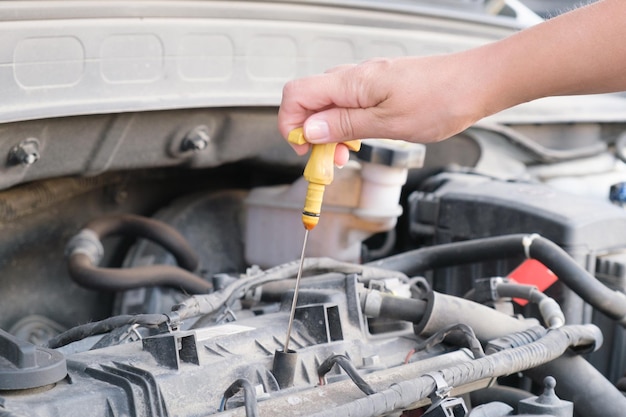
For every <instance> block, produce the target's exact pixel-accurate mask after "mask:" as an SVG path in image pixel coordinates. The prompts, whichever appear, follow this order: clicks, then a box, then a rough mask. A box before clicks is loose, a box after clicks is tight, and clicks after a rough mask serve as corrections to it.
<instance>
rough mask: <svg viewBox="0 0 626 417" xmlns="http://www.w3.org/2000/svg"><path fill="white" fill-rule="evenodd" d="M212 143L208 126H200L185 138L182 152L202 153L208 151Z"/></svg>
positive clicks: (181, 146)
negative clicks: (207, 148)
mask: <svg viewBox="0 0 626 417" xmlns="http://www.w3.org/2000/svg"><path fill="white" fill-rule="evenodd" d="M210 141H211V136H209V128H208V127H206V126H198V127H196V128H194V129H192V130H191V131H190V132H189V133H187V135H186V136H185V137H184V138H183V141H182V142H181V144H180V150H181V151H183V152H186V151H193V152H198V151H202V150H204V149H206V147H207V146H208V145H209V142H210Z"/></svg>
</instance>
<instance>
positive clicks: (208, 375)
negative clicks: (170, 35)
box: [0, 111, 626, 417]
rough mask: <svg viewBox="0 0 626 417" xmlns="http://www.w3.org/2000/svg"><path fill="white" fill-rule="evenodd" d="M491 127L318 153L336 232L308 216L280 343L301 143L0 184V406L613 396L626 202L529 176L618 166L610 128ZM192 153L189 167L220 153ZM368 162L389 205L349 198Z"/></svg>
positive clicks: (584, 408) (432, 403)
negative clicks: (333, 154)
mask: <svg viewBox="0 0 626 417" xmlns="http://www.w3.org/2000/svg"><path fill="white" fill-rule="evenodd" d="M177 114H181V113H176V112H174V113H173V114H164V115H162V117H161V120H176V118H175V117H174V116H175V115H177ZM199 114H200V112H198V113H197V114H196V115H194V116H193V118H196V119H199V118H200V116H199ZM248 114H249V113H248ZM205 115H206V116H208V118H207V119H206V120H207V121H210V120H211V117H215V113H212V112H206V113H205ZM258 115H259V118H258V119H257V120H260V119H263V118H264V117H267V118H271V117H272V115H271V112H265V111H260V112H259V113H258ZM141 117H142V116H141V115H136V116H135V122H134V123H135V126H140V125H141V123H139V124H137V120H140V119H141ZM232 119H233V120H234V119H237V115H236V114H233V116H232ZM146 120H147V122H146V123H145V124H144V125H143V126H146V127H147V126H150V123H151V122H152V121H154V120H155V119H154V115H147V118H146ZM242 120H243V119H242ZM253 120H254V119H253ZM75 122H78V123H73V124H72V125H70V124H68V123H67V121H64V122H63V123H64V126H65V128H66V130H65V131H67V128H69V127H70V126H73V128H79V127H80V126H81V121H80V120H78V121H75ZM54 123H56V122H52V123H51V124H50V125H49V126H48V131H50V132H54V130H55V129H54ZM209 124H210V123H205V124H204V126H206V125H209ZM268 125H269V124H268ZM192 126H195V125H192ZM248 126H250V127H252V126H254V124H250V125H248ZM27 127H28V123H26V125H24V124H20V126H19V128H20V129H24V128H27ZM174 128H176V129H178V130H179V131H180V127H179V125H175V126H174ZM237 128H238V129H239V130H240V131H241V129H245V126H244V125H242V124H239V125H238V127H237ZM553 128H554V126H553ZM610 128H611V130H609V132H612V131H614V130H616V129H615V127H614V126H610ZM194 129H196V130H195V131H196V132H197V127H194V128H192V129H188V130H187V131H193V130H194ZM563 129H566V128H565V127H564V128H563ZM510 130H511V129H506V130H498V129H491V128H489V127H477V128H476V129H475V130H473V131H470V132H467V133H464V134H462V135H460V136H459V137H457V138H453V139H451V140H450V141H449V142H446V143H445V144H443V143H442V144H436V145H429V146H427V147H421V146H418V147H410V146H409V147H406V146H401V147H398V148H393V147H389V144H388V143H386V142H384V141H383V142H380V143H378V142H374V143H372V144H368V145H367V146H366V151H364V153H360V154H357V155H356V159H355V160H354V161H351V162H350V164H349V165H348V166H347V167H346V168H344V169H343V170H340V172H339V173H338V179H337V181H336V183H333V184H332V185H331V186H330V187H329V191H328V192H329V198H328V200H326V201H325V204H327V205H325V206H324V210H325V211H324V215H323V217H322V219H321V221H320V225H321V224H322V223H323V222H324V221H325V220H326V219H328V223H329V224H331V225H332V229H334V230H338V231H339V232H338V233H329V232H328V231H325V230H324V229H323V228H321V229H320V230H317V229H316V230H314V231H312V234H311V235H312V237H313V239H312V246H311V249H310V251H311V252H310V253H309V252H307V256H306V259H305V262H304V275H303V280H302V284H301V285H302V287H301V289H300V292H299V297H298V303H297V309H296V313H295V321H294V330H293V332H292V337H291V338H290V339H289V346H290V349H289V350H288V351H287V352H286V353H285V352H284V351H283V350H282V349H283V348H284V345H285V341H284V337H285V332H286V327H287V321H288V318H289V308H290V304H291V301H292V299H293V294H294V286H295V275H296V272H297V267H298V262H297V260H296V257H297V252H298V250H299V249H298V248H297V247H296V246H297V245H296V244H295V242H298V240H299V239H300V238H301V236H300V235H298V233H300V229H301V228H302V226H301V224H299V212H298V210H299V208H300V207H299V204H301V198H302V197H301V196H302V193H303V189H302V186H301V184H300V182H301V179H300V175H301V170H302V161H300V160H298V159H297V158H295V157H293V155H291V154H290V149H288V147H286V146H285V145H284V144H283V143H282V142H280V140H277V141H276V146H273V145H271V143H274V139H272V140H271V141H270V142H264V141H263V140H260V142H262V143H265V145H264V146H265V149H266V150H265V151H264V152H260V153H258V154H257V155H256V156H255V157H254V158H252V159H249V158H246V157H244V155H245V152H247V151H246V150H245V149H243V146H241V147H237V146H235V145H236V144H232V145H231V146H232V148H231V149H233V152H235V151H234V150H235V149H240V152H243V154H240V155H238V156H237V157H233V159H235V160H237V161H234V162H231V163H224V164H218V165H219V166H215V167H212V168H202V169H196V170H189V169H186V168H183V169H181V168H157V169H136V170H132V171H129V172H124V171H119V172H111V173H105V174H101V175H98V176H94V177H91V178H90V177H85V178H75V177H67V178H57V179H46V180H40V181H34V182H31V183H27V184H23V185H20V186H17V187H13V188H10V189H7V190H6V191H4V192H3V193H2V195H1V196H0V199H1V201H2V208H3V209H2V216H3V229H4V230H5V233H3V236H2V252H3V255H2V259H3V264H2V275H3V282H4V288H5V289H4V290H3V293H2V294H3V296H2V297H3V298H2V300H3V301H2V304H1V308H2V314H1V315H0V317H2V323H1V326H0V327H1V328H3V329H7V331H3V332H2V334H1V335H2V338H3V349H2V360H1V361H0V363H1V364H2V366H1V367H0V385H1V388H0V412H1V413H3V414H2V415H6V416H33V417H35V416H105V415H110V416H168V415H169V416H208V415H224V416H247V417H252V416H263V415H270V414H274V415H302V416H330V415H342V416H343V415H345V416H374V417H377V416H386V415H390V416H393V415H395V416H421V415H426V416H464V415H469V416H505V415H526V416H528V415H553V416H574V415H575V416H583V415H602V416H618V415H620V413H621V410H622V407H623V405H624V401H625V400H624V392H623V390H624V368H625V367H626V362H625V359H624V354H623V352H624V349H625V345H624V343H625V342H624V330H623V327H622V326H623V325H624V323H625V322H626V321H625V320H626V319H625V317H626V296H624V293H623V288H624V284H623V282H624V281H623V274H622V272H621V271H622V270H623V265H624V264H623V263H622V262H623V261H622V259H623V250H624V247H626V242H625V241H624V238H623V237H622V236H623V235H622V234H621V233H616V232H615V231H616V230H621V229H622V228H624V227H626V213H625V212H624V211H623V209H622V208H621V207H619V205H618V204H617V203H618V202H614V203H611V202H609V201H608V198H606V197H605V198H604V199H599V198H594V197H593V196H589V195H583V194H584V192H580V193H579V195H576V194H575V193H572V192H571V190H560V189H559V188H558V187H557V186H554V185H553V184H549V183H548V181H546V180H539V179H540V176H539V174H538V173H541V172H547V171H548V166H550V167H551V169H552V170H553V172H554V171H558V169H557V168H558V167H559V165H562V166H563V168H561V171H562V172H564V173H565V174H567V171H568V169H567V164H568V163H572V162H573V161H577V163H578V164H579V165H578V167H579V170H580V169H584V166H585V163H588V164H589V165H590V166H596V165H594V164H595V163H592V162H587V161H588V160H601V159H607V158H612V159H611V160H612V161H613V165H612V166H618V165H619V164H620V163H621V162H620V161H619V158H618V156H616V155H615V153H614V152H615V147H616V146H617V145H618V143H617V142H613V141H611V140H609V141H606V142H605V141H598V140H591V139H589V140H587V141H582V143H581V144H580V146H579V147H578V148H575V150H574V151H572V152H573V153H574V154H573V155H572V154H567V155H561V154H559V151H558V150H556V151H553V152H552V153H550V152H543V151H544V150H549V149H550V148H549V147H544V145H542V144H541V141H540V140H539V141H538V144H535V145H534V146H532V145H530V146H529V142H523V141H520V140H519V139H520V138H519V137H507V136H506V135H507V134H509V133H510ZM149 131H150V130H148V132H149ZM520 131H523V129H521V130H516V131H515V133H516V134H518V135H520ZM222 133H223V134H224V135H225V136H226V137H230V138H233V137H239V138H242V139H237V140H235V139H231V140H234V141H236V142H237V143H238V144H241V145H242V144H244V143H247V142H249V141H250V140H252V139H247V136H242V135H234V134H233V133H232V132H230V131H228V129H226V130H224V131H223V132H222ZM145 134H146V133H145V132H144V133H143V134H142V136H145ZM265 135H266V136H268V137H269V136H271V134H269V133H265ZM548 136H549V135H548ZM160 137H164V138H166V139H167V138H171V135H170V134H169V133H162V134H161V136H160ZM181 137H183V136H181ZM539 137H541V135H540V136H539ZM243 138H245V139H243ZM168 140H171V139H168ZM211 141H212V142H213V143H224V142H223V139H221V138H220V134H217V135H216V133H215V132H212V133H211ZM157 142H158V141H157ZM59 146H60V145H59ZM257 146H260V144H257ZM286 148H287V149H286ZM203 152H209V153H211V152H212V151H211V150H208V151H203V150H196V151H191V152H190V153H189V158H190V159H189V164H190V165H193V163H194V162H193V161H194V158H215V159H216V160H217V159H220V157H219V156H216V155H213V156H208V155H206V156H202V154H203ZM576 152H579V154H576ZM495 155H497V156H498V157H497V158H494V156H495ZM541 158H543V160H541ZM559 158H560V159H559ZM509 160H510V161H517V162H516V163H511V164H510V165H509V166H508V169H507V170H506V172H503V170H502V169H503V165H502V164H501V162H502V161H509ZM277 161H281V162H280V164H279V163H277ZM533 161H534V162H533ZM368 164H374V165H381V166H382V168H381V167H378V168H375V169H376V170H377V171H376V172H377V173H379V172H380V171H378V170H380V169H390V168H393V169H396V168H398V167H400V169H401V170H402V171H403V172H404V175H405V177H404V178H405V180H404V181H403V185H401V186H397V184H396V185H394V187H396V188H394V190H393V191H392V194H393V195H395V202H394V204H393V205H390V204H389V198H386V199H377V198H370V200H372V199H373V200H375V201H378V200H382V201H383V203H384V204H383V206H382V207H379V206H372V205H368V206H367V208H368V209H369V210H365V209H364V207H365V206H363V204H361V203H360V198H361V197H360V196H361V193H362V192H363V190H364V189H367V187H371V186H372V185H371V184H369V183H367V169H371V168H366V169H364V167H367V166H368ZM385 167H386V168H385ZM363 171H365V174H363ZM551 175H552V176H551V179H552V180H556V179H557V178H559V179H561V180H563V178H565V177H566V175H560V176H559V175H555V174H554V173H553V174H551ZM596 175H598V177H597V178H596V183H597V184H600V185H599V186H601V184H602V183H603V181H608V180H606V179H605V178H604V177H603V176H602V175H600V173H596ZM616 175H619V171H611V172H608V173H605V174H604V176H606V177H610V181H613V178H614V177H615V176H616ZM355 184H356V185H355ZM350 185H352V189H350V187H349V186H350ZM332 187H336V190H334V191H333V189H332ZM605 189H607V193H608V188H607V187H605ZM583 191H584V190H583ZM368 193H369V191H368ZM385 193H387V191H385ZM385 193H384V195H388V194H385ZM367 195H368V196H369V195H370V194H367ZM375 195H376V194H375ZM392 200H393V199H392ZM294 202H297V204H295V203H294ZM294 204H295V205H294ZM259 207H261V211H259V210H260V209H259ZM374 208H376V209H377V210H374ZM381 213H382V214H381ZM324 216H326V217H324ZM377 216H378V217H377ZM355 219H358V221H357V220H355ZM390 219H391V220H390ZM263 222H264V223H266V224H265V225H259V224H257V223H263ZM318 232H319V233H318ZM315 234H317V235H318V236H317V238H316V237H315ZM294 236H295V237H294ZM281 239H283V240H286V241H287V242H288V243H286V244H285V242H280V240H281ZM316 239H317V240H316ZM316 242H317V243H316ZM355 248H356V249H355ZM294 251H295V252H294ZM311 254H312V255H311ZM250 259H253V261H250ZM9 346H10V347H9ZM582 381H584V382H582Z"/></svg>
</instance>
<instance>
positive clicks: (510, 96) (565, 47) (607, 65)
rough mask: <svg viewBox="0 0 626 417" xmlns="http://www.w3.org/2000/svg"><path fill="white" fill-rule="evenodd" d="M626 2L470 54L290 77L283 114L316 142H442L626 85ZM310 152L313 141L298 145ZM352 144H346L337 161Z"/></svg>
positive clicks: (583, 11) (606, 2)
mask: <svg viewBox="0 0 626 417" xmlns="http://www.w3.org/2000/svg"><path fill="white" fill-rule="evenodd" d="M624 19H626V0H603V1H599V2H597V3H593V4H591V5H589V6H585V7H581V8H579V9H576V10H573V11H571V12H569V13H565V14H563V15H560V16H558V17H556V18H553V19H551V20H548V21H546V22H544V23H541V24H539V25H536V26H533V27H531V28H528V29H525V30H522V31H520V32H518V33H516V34H514V35H512V36H510V37H508V38H505V39H503V40H500V41H497V42H494V43H490V44H487V45H484V46H481V47H478V48H474V49H470V50H466V51H463V52H458V53H453V54H447V55H437V56H429V57H402V58H396V59H373V60H369V61H366V62H363V63H361V64H358V65H345V66H341V67H337V68H334V69H331V70H329V71H327V72H326V73H324V74H320V75H314V76H311V77H306V78H301V79H297V80H293V81H290V82H288V83H287V84H286V85H285V87H284V89H283V98H282V102H281V106H280V110H279V112H278V127H279V130H280V132H281V134H282V135H283V136H284V137H285V138H286V137H287V135H288V134H289V132H290V131H291V130H292V129H294V128H296V127H301V126H303V127H304V136H305V138H306V140H307V141H308V142H310V143H328V142H343V141H346V140H351V139H358V138H371V137H381V138H389V139H403V140H407V141H412V142H421V143H428V142H437V141H440V140H443V139H446V138H449V137H450V136H453V135H455V134H456V133H459V132H461V131H463V130H464V129H466V128H467V127H469V126H471V125H472V124H474V123H475V122H476V121H478V120H480V119H482V118H483V117H485V116H489V115H491V114H494V113H497V112H498V111H500V110H504V109H506V108H509V107H512V106H514V105H517V104H520V103H524V102H527V101H530V100H534V99H538V98H542V97H547V96H555V95H572V94H594V93H605V92H614V91H623V90H626V41H625V40H626V24H624ZM292 146H293V148H294V149H295V151H296V152H297V153H298V154H300V155H302V154H304V153H306V152H307V150H308V148H309V145H308V144H304V145H292ZM347 159H348V151H347V149H346V148H345V147H344V146H338V147H337V151H336V154H335V162H336V163H337V164H338V165H343V164H344V163H345V162H346V161H347Z"/></svg>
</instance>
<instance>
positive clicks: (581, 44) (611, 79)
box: [467, 0, 626, 115]
mask: <svg viewBox="0 0 626 417" xmlns="http://www.w3.org/2000/svg"><path fill="white" fill-rule="evenodd" d="M625 20H626V1H624V0H604V1H601V2H598V3H595V4H593V5H591V6H588V7H586V8H584V10H583V9H578V10H575V11H572V12H570V13H567V14H565V15H562V16H559V17H557V18H554V19H552V20H550V21H548V22H546V23H544V24H540V25H537V26H535V27H533V28H530V29H527V30H525V31H522V32H520V33H518V34H516V35H514V36H511V37H510V38H507V39H504V40H503V41H500V42H496V43H494V44H490V45H487V46H485V47H483V48H479V49H476V50H474V51H469V52H468V54H469V55H470V56H468V57H467V58H468V59H470V60H473V62H475V63H476V64H477V65H480V66H482V67H483V69H484V70H483V71H482V72H480V73H481V74H482V75H481V76H482V77H483V78H482V82H481V83H480V84H482V85H483V87H484V91H483V93H484V94H483V97H484V101H483V103H484V105H483V106H484V115H488V114H492V113H495V112H497V111H500V110H503V109H505V108H508V107H511V106H513V105H516V104H519V103H523V102H526V101H530V100H534V99H537V98H541V97H547V96H554V95H571V94H593V93H605V92H611V91H621V90H626V24H625V23H624V21H625Z"/></svg>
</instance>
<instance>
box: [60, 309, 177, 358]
mask: <svg viewBox="0 0 626 417" xmlns="http://www.w3.org/2000/svg"><path fill="white" fill-rule="evenodd" d="M168 320H169V318H168V316H166V315H165V314H137V315H121V316H113V317H109V318H106V319H104V320H101V321H95V322H92V323H86V324H81V325H80V326H76V327H72V328H71V329H69V330H67V331H65V332H63V333H61V334H59V335H57V336H55V337H53V338H52V339H50V340H49V341H48V348H50V349H57V348H60V347H61V346H65V345H68V344H70V343H73V342H77V341H79V340H82V339H85V338H87V337H89V336H94V335H98V334H103V333H107V332H110V331H111V330H114V329H116V328H118V327H121V326H125V325H133V324H139V325H141V326H145V327H153V328H156V327H158V326H159V325H161V324H163V323H166V322H167V321H168Z"/></svg>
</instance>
